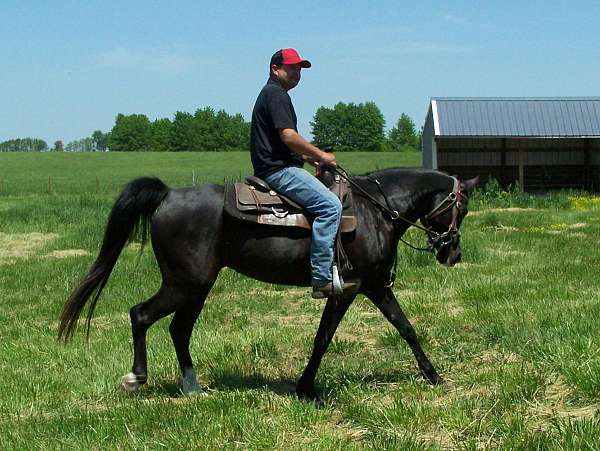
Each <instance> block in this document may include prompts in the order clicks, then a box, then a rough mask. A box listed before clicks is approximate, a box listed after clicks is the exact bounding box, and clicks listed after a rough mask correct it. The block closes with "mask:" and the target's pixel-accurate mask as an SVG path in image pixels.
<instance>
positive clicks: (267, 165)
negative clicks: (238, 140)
mask: <svg viewBox="0 0 600 451" xmlns="http://www.w3.org/2000/svg"><path fill="white" fill-rule="evenodd" d="M309 67H311V63H310V62H309V61H307V60H305V59H302V58H301V57H300V55H299V54H298V52H297V51H296V50H294V49H281V50H278V51H277V52H275V54H274V55H273V56H272V57H271V62H270V65H269V80H268V81H267V84H266V85H265V86H264V87H263V88H262V91H261V92H260V94H259V95H258V98H257V99H256V104H255V105H254V110H253V111H252V127H251V134H250V148H251V157H252V165H253V166H254V175H255V176H257V177H260V178H262V179H263V180H265V181H266V182H267V183H268V184H269V185H270V186H271V187H272V188H273V189H274V190H275V191H277V192H279V193H281V194H284V195H286V196H288V197H289V198H290V199H292V200H293V201H295V202H296V203H298V204H300V205H302V206H303V207H304V208H305V209H306V210H307V211H308V212H309V213H310V214H312V215H313V216H314V221H313V224H312V242H311V249H310V263H311V268H312V272H311V277H312V286H313V292H312V297H313V298H324V297H328V296H331V295H332V294H333V283H332V272H331V271H332V263H333V243H334V240H335V236H336V234H337V230H338V227H339V223H340V218H341V212H342V205H341V203H340V200H339V199H338V198H337V197H336V196H335V195H334V194H333V193H332V192H331V191H329V190H328V189H327V188H326V187H325V185H323V184H322V183H321V182H320V181H319V180H318V179H317V178H316V177H314V176H312V175H311V174H310V173H308V172H307V171H305V170H304V169H302V166H303V164H304V161H307V162H309V163H310V164H312V165H314V166H315V167H317V168H318V167H319V166H320V165H321V166H322V165H328V166H333V167H335V166H336V160H335V156H334V155H333V154H331V153H326V152H323V151H322V150H320V149H319V148H317V147H315V146H313V145H312V144H311V143H309V142H308V141H307V140H305V139H304V138H303V137H302V136H300V135H299V134H298V128H297V118H296V113H295V111H294V106H293V105H292V100H291V99H290V96H289V95H288V91H289V90H290V89H293V88H295V87H296V85H297V84H298V82H299V81H300V71H301V70H302V68H309ZM354 288H355V284H353V283H344V284H343V287H342V289H343V290H344V291H348V290H353V289H354Z"/></svg>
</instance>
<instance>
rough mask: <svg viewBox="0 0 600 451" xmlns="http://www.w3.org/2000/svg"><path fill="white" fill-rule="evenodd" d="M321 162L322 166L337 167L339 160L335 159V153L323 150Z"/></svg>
mask: <svg viewBox="0 0 600 451" xmlns="http://www.w3.org/2000/svg"><path fill="white" fill-rule="evenodd" d="M319 164H320V165H321V166H331V167H333V168H335V167H336V166H337V161H336V160H335V155H334V154H332V153H327V152H323V151H321V155H320V158H319Z"/></svg>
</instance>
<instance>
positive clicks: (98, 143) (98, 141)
mask: <svg viewBox="0 0 600 451" xmlns="http://www.w3.org/2000/svg"><path fill="white" fill-rule="evenodd" d="M91 139H92V142H93V148H94V150H97V151H99V152H106V150H107V149H108V142H109V140H110V132H109V133H102V131H101V130H96V131H94V133H92V136H91Z"/></svg>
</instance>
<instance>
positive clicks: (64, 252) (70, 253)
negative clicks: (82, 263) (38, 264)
mask: <svg viewBox="0 0 600 451" xmlns="http://www.w3.org/2000/svg"><path fill="white" fill-rule="evenodd" d="M86 255H90V253H89V252H88V251H86V250H85V249H61V250H58V251H52V252H50V253H49V254H46V255H44V257H47V258H68V257H84V256H86Z"/></svg>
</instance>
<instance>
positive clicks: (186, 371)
mask: <svg viewBox="0 0 600 451" xmlns="http://www.w3.org/2000/svg"><path fill="white" fill-rule="evenodd" d="M211 287H212V284H210V286H208V287H203V288H202V289H201V290H200V292H199V293H197V295H196V297H195V299H194V300H193V301H191V302H188V303H187V304H185V305H183V306H182V307H180V308H179V309H178V310H177V311H176V312H175V315H173V320H172V321H171V325H170V326H169V332H170V333H171V338H172V340H173V345H174V346H175V352H176V353H177V361H178V362H179V368H180V369H181V390H182V391H183V393H185V394H191V393H199V392H202V389H201V388H200V385H199V384H198V380H197V379H196V372H195V371H194V365H193V362H192V356H191V355H190V337H191V336H192V330H193V329H194V324H195V323H196V320H197V319H198V316H199V315H200V312H201V311H202V308H203V307H204V301H205V300H206V296H207V295H208V292H209V291H210V289H211Z"/></svg>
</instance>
